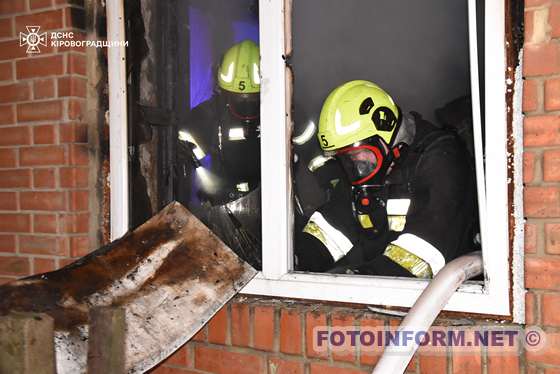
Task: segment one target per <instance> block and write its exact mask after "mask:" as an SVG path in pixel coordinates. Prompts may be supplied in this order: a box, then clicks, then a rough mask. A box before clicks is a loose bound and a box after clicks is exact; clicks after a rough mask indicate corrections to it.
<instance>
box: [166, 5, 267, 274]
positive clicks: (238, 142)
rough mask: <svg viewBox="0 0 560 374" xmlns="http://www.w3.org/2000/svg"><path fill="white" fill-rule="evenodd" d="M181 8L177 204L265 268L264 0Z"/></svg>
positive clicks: (240, 252)
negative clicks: (262, 171) (262, 144)
mask: <svg viewBox="0 0 560 374" xmlns="http://www.w3.org/2000/svg"><path fill="white" fill-rule="evenodd" d="M178 4H179V6H178V11H179V12H180V13H181V16H179V17H178V18H179V22H178V30H179V32H178V36H179V37H178V41H179V42H178V49H177V50H178V54H179V56H178V59H177V60H178V61H180V66H179V67H178V72H179V73H178V79H177V85H178V86H179V87H178V89H177V92H178V94H177V102H178V103H177V105H176V110H175V115H176V117H177V118H178V124H177V139H176V147H177V150H176V157H177V162H176V165H175V170H174V173H175V175H176V181H175V198H176V199H177V200H178V201H180V202H181V203H182V204H184V205H185V206H187V207H188V208H189V209H190V210H191V211H192V212H193V213H194V214H195V215H196V216H197V217H198V218H200V219H201V220H202V221H203V222H204V223H205V224H206V225H208V227H209V228H210V229H211V230H213V231H214V232H215V233H216V234H217V235H218V236H219V237H220V238H221V239H222V240H223V241H224V242H225V243H226V244H227V245H228V246H230V247H231V248H232V249H233V250H234V251H236V252H237V253H238V254H239V255H240V256H241V257H243V258H244V259H245V260H247V261H248V262H250V263H251V264H252V265H253V266H255V267H257V268H260V264H261V254H260V253H261V244H260V243H261V230H260V227H261V223H260V187H259V186H260V119H259V109H260V93H259V92H260V71H259V46H258V43H259V35H258V7H257V1H256V0H235V1H227V2H224V1H217V0H213V1H208V0H204V1H202V0H200V1H195V0H192V1H185V0H182V1H179V2H178Z"/></svg>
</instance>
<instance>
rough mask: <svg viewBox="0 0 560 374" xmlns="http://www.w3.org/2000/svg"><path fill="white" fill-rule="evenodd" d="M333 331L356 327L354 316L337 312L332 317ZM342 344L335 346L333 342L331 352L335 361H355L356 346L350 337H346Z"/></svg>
mask: <svg viewBox="0 0 560 374" xmlns="http://www.w3.org/2000/svg"><path fill="white" fill-rule="evenodd" d="M331 325H332V331H336V330H339V331H340V330H347V329H352V330H353V329H354V318H353V317H352V316H350V315H347V314H335V315H333V316H332V318H331ZM345 343H346V344H343V345H342V346H338V347H334V346H333V345H332V342H331V354H332V357H333V359H334V360H335V361H345V362H354V361H355V360H356V355H357V354H356V348H355V347H352V345H351V344H350V340H349V339H345Z"/></svg>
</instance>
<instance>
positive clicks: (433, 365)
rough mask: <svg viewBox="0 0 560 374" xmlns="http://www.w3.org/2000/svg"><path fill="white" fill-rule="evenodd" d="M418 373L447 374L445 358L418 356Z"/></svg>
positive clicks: (439, 356)
mask: <svg viewBox="0 0 560 374" xmlns="http://www.w3.org/2000/svg"><path fill="white" fill-rule="evenodd" d="M419 363H420V373H426V374H427V373H430V374H447V356H445V355H433V356H431V355H427V354H421V355H420V356H419Z"/></svg>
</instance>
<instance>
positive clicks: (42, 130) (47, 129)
mask: <svg viewBox="0 0 560 374" xmlns="http://www.w3.org/2000/svg"><path fill="white" fill-rule="evenodd" d="M55 142H56V133H55V127H54V126H53V125H43V126H35V127H33V143H34V144H54V143H55Z"/></svg>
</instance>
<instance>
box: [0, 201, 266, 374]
mask: <svg viewBox="0 0 560 374" xmlns="http://www.w3.org/2000/svg"><path fill="white" fill-rule="evenodd" d="M255 274H256V270H254V269H253V268H252V267H250V266H249V265H248V264H246V263H245V262H243V261H242V260H241V259H240V258H239V257H237V256H236V255H235V254H234V253H233V252H232V251H231V250H230V249H229V248H228V247H227V246H226V245H225V244H223V243H222V242H221V241H220V240H219V239H218V238H217V237H216V236H215V235H214V234H213V233H212V232H211V231H210V230H209V229H208V228H207V227H206V226H204V225H203V224H202V223H201V222H200V221H199V220H198V219H197V218H196V217H195V216H193V215H192V214H191V213H190V212H189V211H187V210H186V209H185V208H184V207H183V206H182V205H181V204H179V203H177V202H174V203H171V204H169V205H168V206H167V207H166V208H164V209H163V210H162V211H161V212H160V213H158V214H157V215H156V216H154V217H153V218H151V219H150V220H149V221H148V222H146V223H145V224H143V225H142V226H140V227H139V228H138V229H136V230H135V231H133V232H131V233H128V234H127V235H125V236H124V237H123V238H121V239H118V240H116V241H114V242H112V243H110V244H108V245H106V246H104V247H102V248H100V249H98V250H96V251H95V252H92V253H91V254H89V255H87V256H85V257H83V258H82V259H80V260H78V261H76V262H75V263H73V264H70V265H68V266H66V267H65V268H63V269H60V270H58V271H54V272H50V273H46V274H42V275H37V276H33V277H29V278H25V279H22V280H19V281H16V282H13V283H9V284H7V285H4V286H1V287H0V315H5V314H8V313H9V312H13V311H21V312H39V313H45V314H48V315H50V316H51V317H52V318H53V319H54V323H55V347H56V355H57V357H56V360H57V372H58V373H59V374H61V373H85V372H86V360H87V350H88V346H87V345H88V313H89V310H90V308H92V307H95V306H120V307H121V308H123V309H124V311H125V314H126V324H127V331H126V337H125V340H126V343H125V351H126V370H127V372H129V373H141V372H144V371H146V370H148V369H149V368H151V367H153V366H154V365H156V364H157V363H159V362H160V361H161V360H163V359H164V358H165V357H167V356H168V355H170V354H171V353H172V352H174V351H175V350H176V349H177V348H179V347H180V346H181V345H183V344H184V343H185V342H186V341H187V340H189V339H190V338H191V337H192V336H193V335H194V334H195V333H196V332H197V331H198V330H199V329H200V327H202V326H203V325H204V323H206V322H207V321H208V320H209V319H210V318H211V317H212V316H213V315H214V314H215V313H216V312H217V311H218V310H219V309H220V308H221V307H222V306H223V305H224V304H225V303H226V302H227V301H228V300H229V299H230V298H231V297H233V296H234V295H235V294H236V293H237V292H238V291H239V290H240V289H241V288H242V287H243V286H244V285H245V284H247V283H248V282H249V281H250V280H251V279H252V278H253V277H254V275H255Z"/></svg>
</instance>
